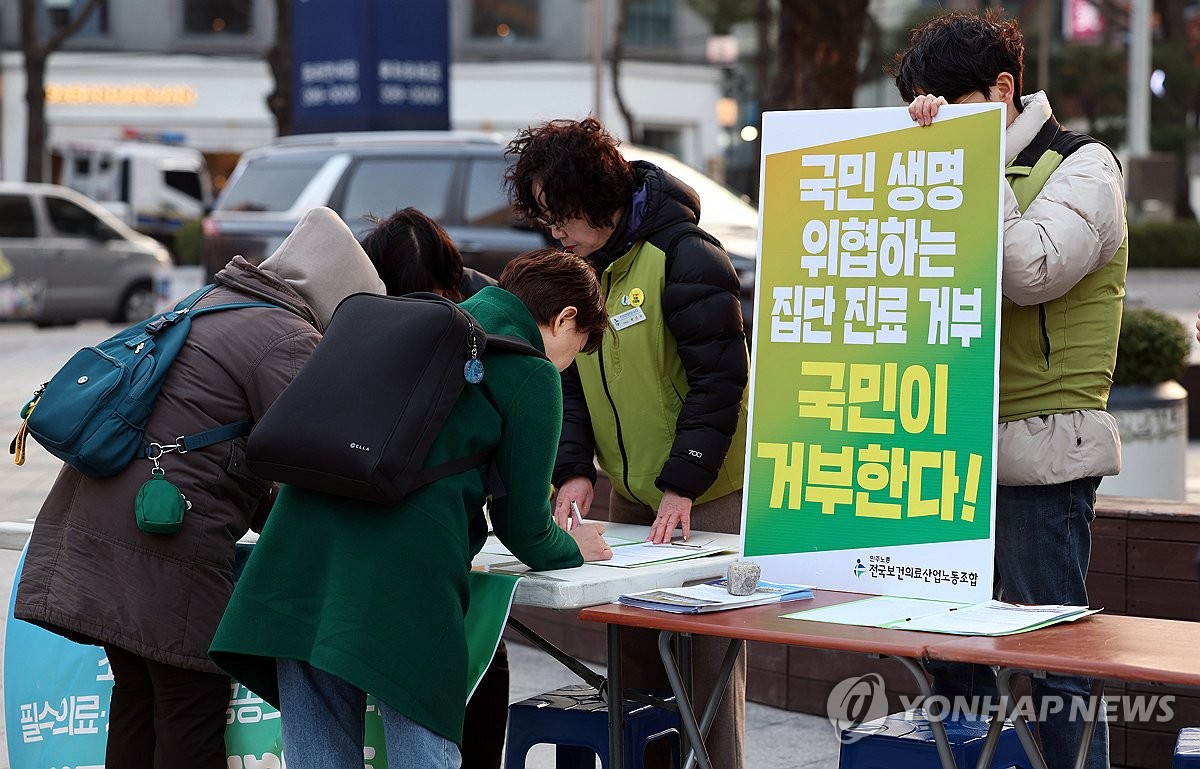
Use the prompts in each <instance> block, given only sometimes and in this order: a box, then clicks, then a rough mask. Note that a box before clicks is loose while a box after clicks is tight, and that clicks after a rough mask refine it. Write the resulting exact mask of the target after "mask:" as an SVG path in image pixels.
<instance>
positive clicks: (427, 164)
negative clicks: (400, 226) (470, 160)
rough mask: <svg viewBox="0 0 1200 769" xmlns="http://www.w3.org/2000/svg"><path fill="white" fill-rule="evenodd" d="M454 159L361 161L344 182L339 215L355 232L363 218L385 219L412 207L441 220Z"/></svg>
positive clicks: (372, 158)
mask: <svg viewBox="0 0 1200 769" xmlns="http://www.w3.org/2000/svg"><path fill="white" fill-rule="evenodd" d="M453 174H454V159H453V158H387V157H371V158H363V159H360V160H359V161H358V162H356V163H355V164H354V166H353V167H352V168H351V169H350V174H349V176H348V177H347V180H346V186H345V191H344V193H343V195H342V204H341V207H340V208H339V210H338V213H339V214H341V215H342V219H344V220H345V221H346V223H347V224H349V225H350V228H351V229H353V230H354V231H355V232H358V231H360V230H361V229H362V228H363V226H364V224H365V220H364V218H363V217H364V216H368V215H374V216H379V217H385V216H388V215H389V214H391V213H392V212H393V211H396V210H398V209H401V208H407V207H409V206H412V207H413V208H416V209H419V210H420V211H422V212H423V213H425V214H428V215H429V216H431V217H432V218H434V219H444V218H445V216H446V202H447V198H448V197H449V192H450V181H451V177H452V176H453Z"/></svg>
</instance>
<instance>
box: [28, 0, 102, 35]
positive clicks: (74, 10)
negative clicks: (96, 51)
mask: <svg viewBox="0 0 1200 769" xmlns="http://www.w3.org/2000/svg"><path fill="white" fill-rule="evenodd" d="M86 3H87V0H73V2H71V3H69V4H68V5H65V6H61V7H60V6H59V5H57V4H56V5H54V6H53V7H48V4H47V3H46V2H45V0H42V2H41V3H40V5H41V7H42V10H43V12H44V13H45V14H46V17H45V19H46V21H47V22H49V25H50V27H51V28H52V29H57V28H61V27H65V26H67V25H68V24H70V23H71V22H72V21H74V19H75V18H76V17H77V16H78V15H79V12H80V11H82V10H83V7H84V5H85V4H86ZM75 34H76V37H95V36H97V35H107V34H108V0H100V5H98V6H97V7H96V9H95V10H94V11H92V14H91V16H89V17H88V20H87V21H86V22H84V24H83V26H82V27H80V29H79V31H78V32H77V33H75Z"/></svg>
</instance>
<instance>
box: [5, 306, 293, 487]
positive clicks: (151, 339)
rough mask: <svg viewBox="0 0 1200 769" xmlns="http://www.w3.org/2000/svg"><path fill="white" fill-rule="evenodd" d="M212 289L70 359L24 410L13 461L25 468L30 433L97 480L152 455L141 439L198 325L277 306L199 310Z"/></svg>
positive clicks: (241, 430) (222, 434) (213, 436)
mask: <svg viewBox="0 0 1200 769" xmlns="http://www.w3.org/2000/svg"><path fill="white" fill-rule="evenodd" d="M214 288H216V284H210V285H207V286H204V287H202V288H200V289H198V290H197V291H195V292H194V293H192V294H191V295H190V296H188V297H187V298H185V299H184V300H183V301H181V302H179V304H177V305H175V308H174V309H172V310H169V311H167V312H163V313H159V314H158V315H155V316H154V317H152V318H150V319H148V320H145V321H142V322H140V323H135V324H134V325H132V326H130V327H129V328H127V329H125V330H124V331H121V332H120V333H118V334H116V335H115V336H112V337H109V338H108V339H106V340H105V341H103V342H101V343H100V344H98V345H96V346H94V347H85V348H83V349H81V350H79V352H77V353H75V354H74V355H73V356H71V358H70V360H68V361H67V363H66V365H64V366H63V367H62V368H61V369H59V370H58V372H57V373H56V374H55V375H54V376H53V377H52V378H51V379H50V381H49V382H46V383H45V384H43V385H42V386H41V387H40V388H39V389H38V391H37V392H36V393H34V395H33V398H32V399H31V400H30V401H29V402H28V403H26V404H25V407H24V408H23V409H21V418H22V419H23V420H24V422H23V423H22V425H21V427H20V429H19V430H18V431H17V435H16V437H15V438H13V441H12V444H11V445H10V446H9V449H8V450H9V453H10V454H13V455H14V457H15V459H14V461H15V462H16V463H17V464H18V465H20V464H24V461H25V438H26V434H28V435H32V436H33V438H34V440H36V441H37V442H38V443H40V444H42V446H43V447H45V449H46V450H47V451H49V452H50V453H51V454H53V455H54V456H56V457H58V458H59V459H61V460H62V461H64V462H66V463H67V464H69V465H70V466H71V467H73V468H75V469H76V470H78V471H79V472H81V473H83V474H84V475H86V476H89V477H92V478H99V477H104V476H108V475H115V474H117V473H119V472H121V471H122V470H124V469H125V466H126V465H128V464H129V463H130V462H131V461H133V460H134V459H136V458H138V457H150V456H151V453H152V452H151V449H150V446H148V445H147V444H146V442H145V438H144V437H143V433H144V432H145V429H146V421H147V420H148V419H149V418H150V412H151V411H153V409H154V399H155V398H157V397H158V393H159V390H161V389H162V385H163V380H165V379H166V376H167V371H168V370H169V369H170V368H171V364H172V363H173V362H174V361H175V356H176V355H178V354H179V350H180V349H181V348H182V347H183V343H184V341H186V339H187V335H188V331H190V330H191V325H192V319H194V318H195V317H196V316H198V315H203V314H205V313H210V312H217V311H218V310H234V309H239V308H242V307H277V306H278V305H276V304H272V303H270V302H256V301H246V302H230V303H227V304H215V305H210V306H207V307H199V308H197V307H195V305H196V303H197V302H199V301H200V299H202V298H203V297H204V296H206V295H207V294H208V293H209V292H210V291H212V290H213V289H214ZM253 426H254V425H253V423H252V422H249V421H243V422H235V423H233V424H228V425H222V426H221V427H216V428H213V429H211V430H206V431H204V432H201V433H196V434H195V435H188V436H184V437H181V438H179V439H177V440H176V441H175V443H176V447H172V448H173V449H174V450H177V451H189V450H193V449H198V448H203V447H204V446H211V445H213V444H214V443H220V442H222V441H227V440H231V439H233V438H236V437H238V436H241V435H246V434H248V433H249V432H250V428H251V427H253ZM160 452H161V449H160Z"/></svg>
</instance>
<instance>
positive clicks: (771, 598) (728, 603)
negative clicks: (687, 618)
mask: <svg viewBox="0 0 1200 769" xmlns="http://www.w3.org/2000/svg"><path fill="white" fill-rule="evenodd" d="M727 584H728V581H727V580H726V579H725V578H721V579H714V580H711V581H709V582H705V583H704V584H702V585H692V586H690V587H672V588H660V589H658V590H643V591H641V592H640V593H630V594H628V595H622V596H620V597H619V598H618V599H617V600H616V603H620V604H624V605H626V606H637V607H639V608H642V609H653V610H654V611H666V612H671V613H673V614H705V613H707V612H713V611H723V610H725V609H739V608H742V607H744V606H761V605H763V604H768V603H782V602H784V601H797V600H802V599H805V598H812V597H813V592H812V587H811V586H809V585H784V584H779V583H776V582H763V581H759V583H758V587H757V588H756V589H755V591H754V592H753V593H751V594H750V595H731V594H730V593H729V591H728V590H727V589H726V585H727Z"/></svg>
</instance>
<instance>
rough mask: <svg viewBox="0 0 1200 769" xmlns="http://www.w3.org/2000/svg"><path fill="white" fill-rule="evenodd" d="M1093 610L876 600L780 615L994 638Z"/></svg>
mask: <svg viewBox="0 0 1200 769" xmlns="http://www.w3.org/2000/svg"><path fill="white" fill-rule="evenodd" d="M1098 611H1100V609H1089V608H1088V607H1086V606H1065V605H1049V606H1026V605H1020V604H1012V603H1005V602H1003V601H983V602H981V603H977V604H968V603H952V602H950V601H931V600H926V599H921V598H896V597H892V596H877V597H875V598H863V599H860V600H857V601H850V602H848V603H843V604H837V605H835V606H825V607H822V608H819V609H810V610H808V611H801V612H793V613H791V614H785V615H783V616H784V617H786V618H788V619H800V620H808V621H811V622H831V623H834V624H840V625H861V626H863V627H880V628H888V629H892V630H919V631H922V632H926V633H950V634H954V635H977V636H999V635H1010V634H1013V633H1024V632H1028V631H1030V630H1036V629H1038V628H1042V627H1046V626H1047V625H1053V624H1056V623H1058V622H1073V621H1075V620H1077V619H1079V618H1080V617H1086V616H1088V615H1089V614H1095V613H1096V612H1098Z"/></svg>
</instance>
